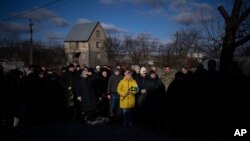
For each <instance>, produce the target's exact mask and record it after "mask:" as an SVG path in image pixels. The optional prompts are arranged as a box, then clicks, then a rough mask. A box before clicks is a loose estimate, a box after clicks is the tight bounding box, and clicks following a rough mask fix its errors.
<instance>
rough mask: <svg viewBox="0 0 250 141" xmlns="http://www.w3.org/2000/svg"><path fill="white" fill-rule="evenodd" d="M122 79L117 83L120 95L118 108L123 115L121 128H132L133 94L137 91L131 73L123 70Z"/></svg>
mask: <svg viewBox="0 0 250 141" xmlns="http://www.w3.org/2000/svg"><path fill="white" fill-rule="evenodd" d="M124 75H125V76H124V78H123V79H122V80H121V81H120V82H119V84H118V87H117V92H118V94H119V95H120V108H121V109H122V115H123V126H133V124H132V109H133V108H134V107H135V94H136V93H137V92H138V91H139V90H138V86H137V83H136V81H135V80H134V79H133V77H132V71H131V70H129V69H126V70H125V73H124Z"/></svg>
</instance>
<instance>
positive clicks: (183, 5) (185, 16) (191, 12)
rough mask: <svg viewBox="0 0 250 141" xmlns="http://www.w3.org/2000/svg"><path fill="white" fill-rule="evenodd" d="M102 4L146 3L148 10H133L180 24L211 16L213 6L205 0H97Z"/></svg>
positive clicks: (208, 19) (204, 19)
mask: <svg viewBox="0 0 250 141" xmlns="http://www.w3.org/2000/svg"><path fill="white" fill-rule="evenodd" d="M99 2H100V3H102V4H118V3H125V2H126V3H131V4H134V5H146V6H149V7H151V9H150V10H148V9H147V11H141V10H134V11H135V12H136V14H139V15H145V16H147V15H162V16H164V17H170V18H169V19H172V20H174V21H175V22H177V23H179V24H182V25H190V24H197V23H200V22H201V21H210V20H212V18H213V15H212V10H213V7H212V6H211V5H210V4H208V3H206V2H195V1H194V0H192V1H191V0H99Z"/></svg>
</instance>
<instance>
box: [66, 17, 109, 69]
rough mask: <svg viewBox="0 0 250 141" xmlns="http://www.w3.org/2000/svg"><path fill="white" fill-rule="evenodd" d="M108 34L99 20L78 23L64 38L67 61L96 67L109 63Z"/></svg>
mask: <svg viewBox="0 0 250 141" xmlns="http://www.w3.org/2000/svg"><path fill="white" fill-rule="evenodd" d="M106 41H107V36H106V34H105V32H104V30H103V28H102V26H101V24H100V23H99V22H91V23H81V24H76V25H74V26H73V27H72V29H71V30H70V31H69V33H68V35H67V36H66V38H65V40H64V47H65V53H66V55H67V63H77V64H80V65H82V66H89V67H95V66H96V65H104V64H107V63H108V57H107V50H106V47H105V42H106Z"/></svg>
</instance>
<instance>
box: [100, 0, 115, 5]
mask: <svg viewBox="0 0 250 141" xmlns="http://www.w3.org/2000/svg"><path fill="white" fill-rule="evenodd" d="M99 2H100V3H102V4H113V3H114V2H115V1H114V0H99Z"/></svg>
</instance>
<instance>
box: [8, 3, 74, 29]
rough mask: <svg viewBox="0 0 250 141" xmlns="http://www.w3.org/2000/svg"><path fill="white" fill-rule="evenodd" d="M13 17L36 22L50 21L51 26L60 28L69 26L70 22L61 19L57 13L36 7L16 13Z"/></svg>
mask: <svg viewBox="0 0 250 141" xmlns="http://www.w3.org/2000/svg"><path fill="white" fill-rule="evenodd" d="M12 15H13V16H16V17H20V18H25V19H32V20H33V21H36V22H43V21H49V22H50V23H51V24H53V25H55V26H59V27H65V26H68V25H69V22H68V21H67V20H65V19H63V18H61V17H59V16H58V15H57V14H56V13H55V12H53V11H51V10H49V9H46V8H37V7H34V8H33V9H31V10H27V11H21V12H18V13H17V12H16V13H13V14H12Z"/></svg>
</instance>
